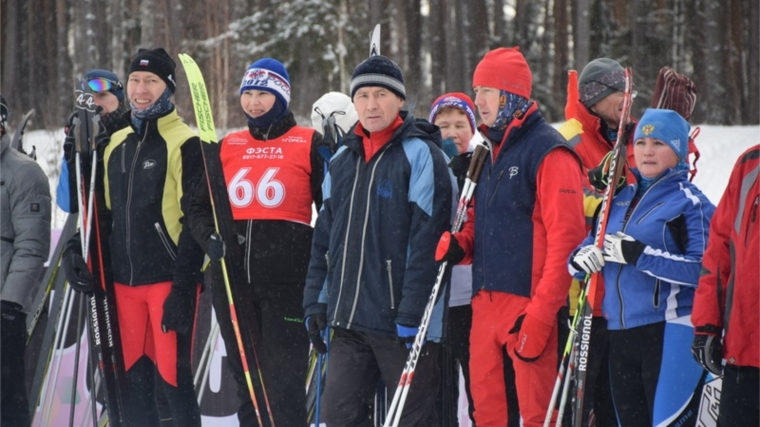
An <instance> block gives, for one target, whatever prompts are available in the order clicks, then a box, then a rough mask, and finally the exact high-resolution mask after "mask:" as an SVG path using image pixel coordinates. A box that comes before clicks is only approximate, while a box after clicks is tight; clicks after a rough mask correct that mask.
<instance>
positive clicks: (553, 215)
mask: <svg viewBox="0 0 760 427" xmlns="http://www.w3.org/2000/svg"><path fill="white" fill-rule="evenodd" d="M533 223H534V234H533V251H534V252H533V280H532V282H533V285H532V286H533V289H532V294H531V302H530V303H529V305H528V307H527V308H526V309H525V311H526V313H528V314H529V315H531V316H532V317H534V318H536V319H538V320H540V321H541V322H543V323H545V324H546V325H553V324H554V323H555V322H556V316H557V312H558V311H559V309H560V308H561V307H562V306H563V305H565V302H566V301H567V296H568V291H569V290H570V281H571V277H570V274H569V273H568V271H567V259H568V257H569V256H570V253H571V252H572V251H573V250H574V249H575V248H576V247H577V246H578V244H580V243H581V242H582V241H583V238H584V237H585V234H586V233H585V230H586V229H585V218H584V214H583V184H582V177H581V167H580V162H579V161H578V159H577V158H576V157H575V155H574V154H573V153H572V152H570V151H569V150H566V149H564V148H559V149H555V150H552V151H551V152H550V153H549V154H547V155H546V157H544V159H543V160H542V161H541V164H540V166H539V169H538V176H537V182H536V205H535V208H534V211H533Z"/></svg>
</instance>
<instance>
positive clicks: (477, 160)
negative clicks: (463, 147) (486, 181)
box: [467, 132, 491, 182]
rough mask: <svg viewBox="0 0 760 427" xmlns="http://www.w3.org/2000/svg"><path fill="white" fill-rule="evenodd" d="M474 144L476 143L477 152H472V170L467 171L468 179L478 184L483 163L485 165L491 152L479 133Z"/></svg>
mask: <svg viewBox="0 0 760 427" xmlns="http://www.w3.org/2000/svg"><path fill="white" fill-rule="evenodd" d="M473 142H474V143H475V150H474V151H473V152H472V159H471V160H470V168H469V169H468V170H467V178H469V179H470V181H472V182H478V178H479V177H480V172H481V171H482V170H483V163H485V160H486V156H487V155H488V153H489V152H490V151H491V150H490V148H489V147H488V145H487V144H486V141H485V139H484V138H483V136H482V135H481V134H480V133H479V132H478V133H476V134H475V136H474V137H473Z"/></svg>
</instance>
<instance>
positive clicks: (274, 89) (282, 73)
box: [240, 58, 290, 108]
mask: <svg viewBox="0 0 760 427" xmlns="http://www.w3.org/2000/svg"><path fill="white" fill-rule="evenodd" d="M246 90H263V91H265V92H269V93H271V94H273V95H274V96H276V97H277V98H278V99H279V100H280V101H281V102H282V104H283V105H284V106H285V108H287V107H288V104H290V76H289V75H288V70H286V69H285V66H284V65H283V64H282V62H280V61H278V60H276V59H272V58H263V59H259V60H258V61H256V62H254V63H253V64H251V65H249V66H248V69H247V70H245V74H243V81H242V82H240V94H241V95H242V94H243V92H245V91H246Z"/></svg>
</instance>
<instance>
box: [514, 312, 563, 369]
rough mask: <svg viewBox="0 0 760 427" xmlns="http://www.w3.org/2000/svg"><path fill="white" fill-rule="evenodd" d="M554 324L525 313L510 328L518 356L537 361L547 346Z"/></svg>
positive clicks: (525, 359) (524, 359)
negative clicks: (548, 323) (543, 321)
mask: <svg viewBox="0 0 760 427" xmlns="http://www.w3.org/2000/svg"><path fill="white" fill-rule="evenodd" d="M552 329H553V326H551V325H546V324H544V323H542V322H541V321H539V320H538V319H536V318H534V317H533V316H531V315H529V314H527V313H523V314H521V315H520V316H518V317H517V319H516V320H515V325H514V326H513V327H512V329H510V330H509V333H510V338H509V340H510V341H512V343H513V345H514V349H515V354H516V355H517V357H519V358H520V359H522V360H523V361H525V362H535V361H536V360H538V358H539V357H540V356H541V353H543V352H544V349H545V348H546V343H547V341H548V340H549V336H550V335H551V333H552Z"/></svg>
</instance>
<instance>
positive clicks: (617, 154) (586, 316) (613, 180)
mask: <svg viewBox="0 0 760 427" xmlns="http://www.w3.org/2000/svg"><path fill="white" fill-rule="evenodd" d="M632 90H633V74H632V71H631V68H630V67H629V68H626V69H625V91H624V92H623V109H622V114H621V116H620V125H619V127H618V129H620V130H623V129H625V125H626V123H627V121H628V117H629V116H630V114H631V105H632V103H633V98H632V96H631V92H632ZM625 143H626V141H625V132H618V135H617V139H616V140H615V147H614V149H613V152H614V154H613V156H612V160H611V161H610V170H609V171H608V175H607V178H608V179H607V189H606V190H605V192H604V197H603V198H602V205H601V208H600V210H599V220H598V221H597V224H596V232H595V233H594V244H595V245H596V246H597V247H599V248H601V247H602V246H603V242H604V233H605V232H606V230H607V218H608V217H609V213H610V207H611V206H612V199H613V198H614V196H615V187H616V186H617V182H618V179H619V177H620V174H621V173H622V168H621V167H619V166H621V165H622V163H620V162H623V161H624V156H623V153H624V152H625ZM590 276H591V277H590V278H589V275H586V291H585V293H586V299H587V300H590V301H591V302H590V303H586V304H584V306H583V315H582V316H581V318H582V322H583V323H582V324H583V333H581V334H579V335H577V337H578V339H579V340H580V350H579V354H578V360H579V362H582V361H583V359H584V358H585V357H587V356H588V350H584V349H588V348H589V347H590V345H591V319H592V318H593V316H594V311H593V310H594V308H593V303H594V302H595V300H596V290H597V288H598V286H599V285H598V282H599V280H600V278H601V273H595V274H592V275H590ZM586 330H588V333H586ZM586 365H587V364H586V363H578V374H577V377H576V399H575V413H574V416H573V426H574V427H581V426H582V422H583V401H584V395H585V392H586V372H587V370H586V368H587V366H586Z"/></svg>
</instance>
